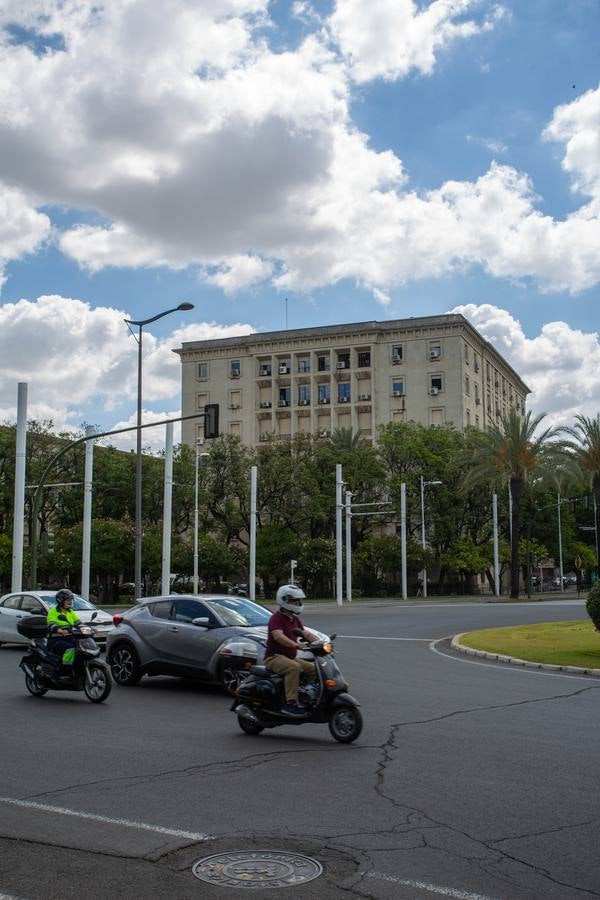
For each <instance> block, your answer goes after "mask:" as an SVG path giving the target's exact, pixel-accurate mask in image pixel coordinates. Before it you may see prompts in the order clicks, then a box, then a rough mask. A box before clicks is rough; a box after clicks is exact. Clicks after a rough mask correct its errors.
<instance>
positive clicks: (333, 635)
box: [329, 632, 337, 641]
mask: <svg viewBox="0 0 600 900" xmlns="http://www.w3.org/2000/svg"><path fill="white" fill-rule="evenodd" d="M336 637H337V634H335V632H334V633H333V634H330V635H329V640H330V641H335V639H336Z"/></svg>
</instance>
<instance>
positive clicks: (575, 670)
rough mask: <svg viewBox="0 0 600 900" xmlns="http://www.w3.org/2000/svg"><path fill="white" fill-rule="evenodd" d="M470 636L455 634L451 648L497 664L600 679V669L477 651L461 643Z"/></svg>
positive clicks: (464, 632)
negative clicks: (552, 663)
mask: <svg viewBox="0 0 600 900" xmlns="http://www.w3.org/2000/svg"><path fill="white" fill-rule="evenodd" d="M465 634H468V632H466V631H463V633H462V634H455V635H454V637H453V638H452V644H451V647H452V649H453V650H456V651H457V653H463V654H464V655H465V656H476V657H477V658H478V659H493V660H495V661H496V662H502V663H510V664H511V665H513V666H523V667H524V668H526V669H542V670H544V671H545V672H570V673H571V674H574V675H592V676H593V677H595V678H600V669H584V668H582V667H581V666H555V665H551V664H550V663H539V662H531V660H529V659H519V658H518V657H517V656H505V655H504V654H502V653H488V652H487V651H486V650H475V649H473V647H465V645H464V644H461V643H460V639H461V638H462V637H464V636H465Z"/></svg>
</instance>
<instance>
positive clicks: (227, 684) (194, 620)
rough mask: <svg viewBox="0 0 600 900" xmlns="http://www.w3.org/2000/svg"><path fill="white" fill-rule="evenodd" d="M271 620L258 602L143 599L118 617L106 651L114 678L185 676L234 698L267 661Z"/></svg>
mask: <svg viewBox="0 0 600 900" xmlns="http://www.w3.org/2000/svg"><path fill="white" fill-rule="evenodd" d="M270 616H271V613H270V612H269V611H268V610H266V609H264V607H262V606H259V605H258V603H253V602H252V601H251V600H247V599H246V598H245V597H232V596H230V595H221V594H202V596H201V597H199V596H196V595H194V594H173V595H169V596H168V597H149V598H146V599H142V600H140V601H138V603H136V605H135V607H133V608H132V609H130V610H128V611H127V612H126V613H123V614H122V615H116V616H113V622H114V628H113V629H112V631H110V632H109V634H108V642H107V648H106V657H107V659H108V662H109V665H110V669H111V672H112V676H113V679H114V680H115V681H116V683H117V684H120V685H133V684H137V683H138V681H139V680H140V679H141V678H142V676H143V675H179V676H181V675H183V676H188V677H192V678H200V679H203V680H205V681H212V682H217V683H220V684H222V685H223V687H224V688H225V690H226V691H227V692H228V693H233V692H234V691H235V689H236V687H237V686H238V684H239V682H240V680H241V679H243V678H244V677H245V676H246V674H247V670H248V669H249V668H250V666H251V665H254V664H256V663H262V661H263V658H264V649H265V646H266V642H267V623H268V621H269V618H270ZM311 631H314V632H315V633H316V634H317V635H318V636H319V637H322V638H323V639H326V637H327V636H326V635H321V633H320V632H317V631H315V629H314V628H311Z"/></svg>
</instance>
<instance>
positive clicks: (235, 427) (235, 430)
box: [229, 422, 242, 438]
mask: <svg viewBox="0 0 600 900" xmlns="http://www.w3.org/2000/svg"><path fill="white" fill-rule="evenodd" d="M229 434H236V435H237V436H238V437H239V438H241V436H242V423H241V422H230V423H229Z"/></svg>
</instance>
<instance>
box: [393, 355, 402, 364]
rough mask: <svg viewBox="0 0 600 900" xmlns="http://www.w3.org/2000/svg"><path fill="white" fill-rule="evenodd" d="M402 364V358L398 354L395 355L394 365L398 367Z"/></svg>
mask: <svg viewBox="0 0 600 900" xmlns="http://www.w3.org/2000/svg"><path fill="white" fill-rule="evenodd" d="M401 362H402V357H401V356H399V355H398V354H397V353H394V355H393V356H392V365H394V366H397V365H399V364H400V363H401Z"/></svg>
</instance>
